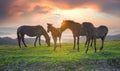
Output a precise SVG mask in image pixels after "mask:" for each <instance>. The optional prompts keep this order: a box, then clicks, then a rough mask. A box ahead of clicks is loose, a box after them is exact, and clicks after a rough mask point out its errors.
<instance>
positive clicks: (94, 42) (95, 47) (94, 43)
mask: <svg viewBox="0 0 120 71" xmlns="http://www.w3.org/2000/svg"><path fill="white" fill-rule="evenodd" d="M94 48H95V53H96V50H97V49H96V38H94Z"/></svg>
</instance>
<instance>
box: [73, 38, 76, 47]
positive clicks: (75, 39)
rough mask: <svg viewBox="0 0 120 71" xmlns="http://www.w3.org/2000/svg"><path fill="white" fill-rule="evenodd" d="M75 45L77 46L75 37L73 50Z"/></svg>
mask: <svg viewBox="0 0 120 71" xmlns="http://www.w3.org/2000/svg"><path fill="white" fill-rule="evenodd" d="M75 45H76V37H75V36H74V45H73V49H75Z"/></svg>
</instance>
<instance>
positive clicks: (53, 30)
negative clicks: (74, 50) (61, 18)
mask: <svg viewBox="0 0 120 71" xmlns="http://www.w3.org/2000/svg"><path fill="white" fill-rule="evenodd" d="M47 32H48V33H49V32H51V34H52V38H53V40H54V51H55V50H56V47H57V44H56V43H57V37H58V38H59V45H60V48H61V31H60V28H55V27H54V26H52V24H50V23H47Z"/></svg>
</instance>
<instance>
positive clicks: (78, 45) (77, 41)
mask: <svg viewBox="0 0 120 71" xmlns="http://www.w3.org/2000/svg"><path fill="white" fill-rule="evenodd" d="M77 46H78V48H77V50H78V51H79V36H78V37H77Z"/></svg>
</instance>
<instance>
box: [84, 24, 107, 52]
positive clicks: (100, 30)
mask: <svg viewBox="0 0 120 71" xmlns="http://www.w3.org/2000/svg"><path fill="white" fill-rule="evenodd" d="M107 33H108V27H106V26H99V27H97V28H95V33H94V34H96V38H97V39H99V38H100V39H101V41H102V44H101V47H100V50H102V49H103V48H104V40H105V38H106V35H107ZM90 40H91V44H90ZM90 40H86V43H85V46H86V45H87V46H89V44H90V46H92V43H93V38H90Z"/></svg>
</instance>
